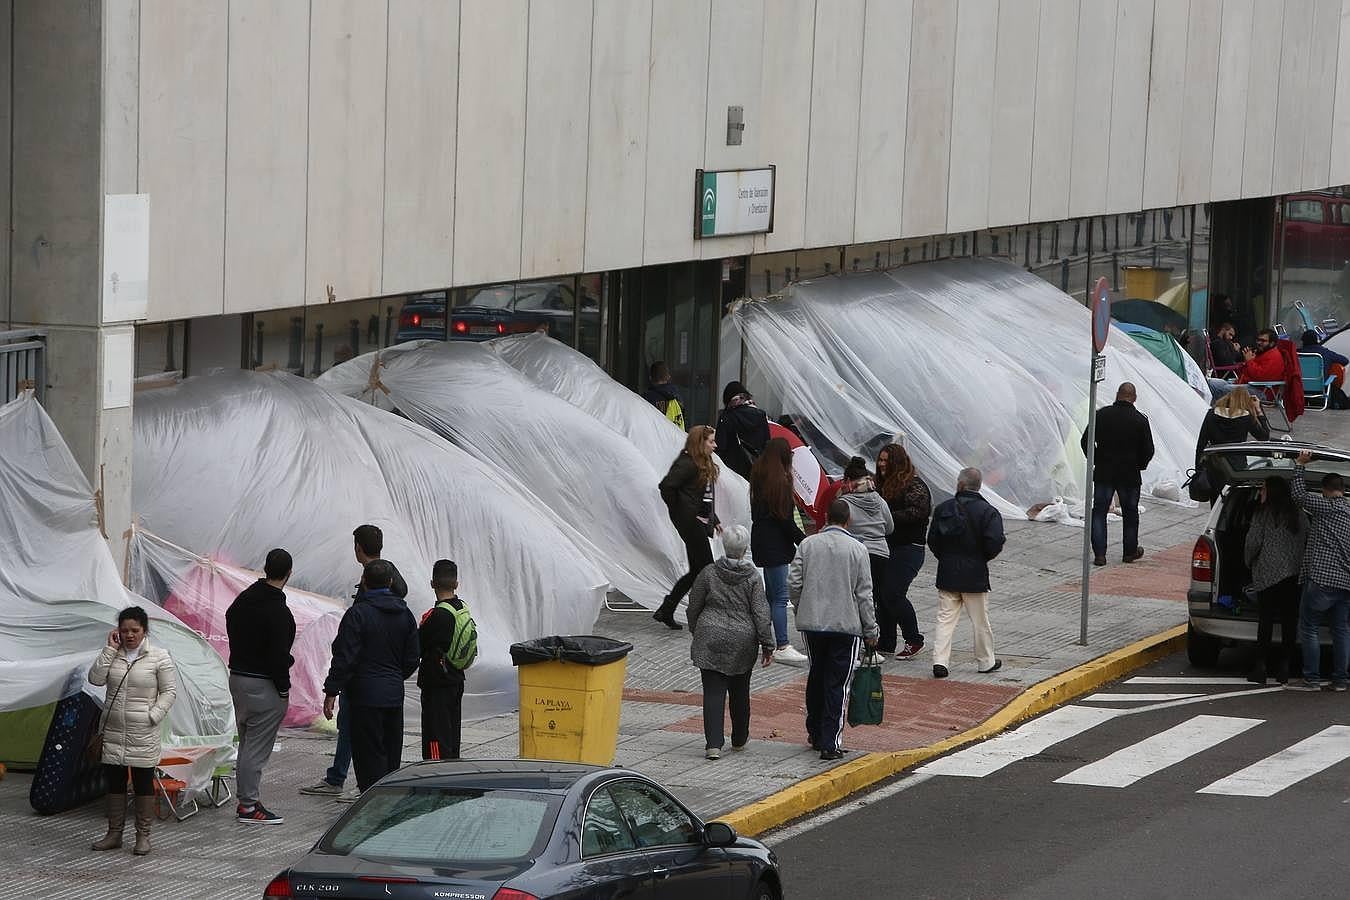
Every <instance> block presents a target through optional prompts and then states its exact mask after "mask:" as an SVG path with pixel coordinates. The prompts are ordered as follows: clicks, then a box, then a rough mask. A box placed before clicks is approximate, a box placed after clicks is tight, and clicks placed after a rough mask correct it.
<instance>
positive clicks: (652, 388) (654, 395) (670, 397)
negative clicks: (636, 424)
mask: <svg viewBox="0 0 1350 900" xmlns="http://www.w3.org/2000/svg"><path fill="white" fill-rule="evenodd" d="M647 375H648V379H649V380H648V382H647V390H645V391H643V392H642V399H643V400H646V401H647V402H648V403H650V404H651V405H652V406H655V407H656V408H657V409H659V410H660V411H661V415H663V416H665V417H666V418H667V419H669V420H670V421H671V422H674V423H675V424H676V425H678V426H680V430H681V431H684V401H683V400H681V399H680V392H679V391H678V390H677V389H676V388H675V385H673V384H671V383H670V367H669V366H667V365H666V364H665V363H664V362H661V361H660V360H657V361H656V362H654V363H652V367H651V369H649V370H648V373H647Z"/></svg>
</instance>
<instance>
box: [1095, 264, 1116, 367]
mask: <svg viewBox="0 0 1350 900" xmlns="http://www.w3.org/2000/svg"><path fill="white" fill-rule="evenodd" d="M1110 335H1111V289H1110V288H1108V287H1107V286H1106V279H1105V278H1098V279H1097V286H1096V287H1095V288H1093V289H1092V349H1093V352H1095V353H1101V352H1102V349H1103V348H1105V347H1106V339H1107V338H1108V337H1109V336H1110Z"/></svg>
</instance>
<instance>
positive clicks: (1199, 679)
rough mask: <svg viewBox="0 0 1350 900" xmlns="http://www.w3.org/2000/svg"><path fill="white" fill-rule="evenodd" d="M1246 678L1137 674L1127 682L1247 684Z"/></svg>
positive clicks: (1126, 680)
mask: <svg viewBox="0 0 1350 900" xmlns="http://www.w3.org/2000/svg"><path fill="white" fill-rule="evenodd" d="M1246 683H1247V679H1245V678H1225V677H1223V676H1217V675H1136V676H1135V677H1133V678H1127V679H1125V684H1238V685H1241V684H1246Z"/></svg>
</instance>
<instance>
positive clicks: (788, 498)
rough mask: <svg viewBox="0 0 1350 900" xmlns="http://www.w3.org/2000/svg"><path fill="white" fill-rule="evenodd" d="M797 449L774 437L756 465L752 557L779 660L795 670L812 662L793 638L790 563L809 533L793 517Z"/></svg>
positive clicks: (752, 471)
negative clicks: (790, 630) (760, 578)
mask: <svg viewBox="0 0 1350 900" xmlns="http://www.w3.org/2000/svg"><path fill="white" fill-rule="evenodd" d="M793 508H794V503H793V499H792V448H791V447H789V446H788V442H787V441H786V440H785V439H783V438H770V439H769V440H768V442H766V443H765V444H764V451H763V452H762V453H760V455H759V456H758V457H757V458H756V459H755V462H754V465H753V466H751V467H750V553H751V555H753V556H754V558H755V565H757V566H759V567H760V568H761V569H763V570H764V590H765V593H766V594H767V595H768V598H769V614H770V616H771V617H772V619H773V633H774V639H775V640H776V641H777V644H778V649H777V650H775V651H774V658H775V659H777V660H778V661H779V662H781V663H786V664H787V665H790V666H801V665H805V664H806V662H807V658H806V654H805V653H802V652H801V651H800V650H797V649H796V648H795V647H793V646H792V644H791V642H790V641H789V640H788V625H787V607H788V564H789V563H791V562H792V557H793V556H795V555H796V554H797V545H798V544H800V543H801V542H802V539H803V538H805V537H806V535H804V534H802V530H801V529H800V528H798V527H797V522H796V521H795V519H794V518H793V515H792V513H793Z"/></svg>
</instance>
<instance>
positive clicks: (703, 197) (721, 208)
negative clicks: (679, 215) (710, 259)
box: [694, 166, 774, 238]
mask: <svg viewBox="0 0 1350 900" xmlns="http://www.w3.org/2000/svg"><path fill="white" fill-rule="evenodd" d="M694 185H695V189H696V203H697V205H696V207H695V213H694V237H696V238H709V237H724V236H726V235H731V234H760V233H762V232H766V231H773V193H774V192H773V187H774V167H773V166H769V167H768V168H766V169H727V170H723V171H720V172H705V171H704V170H702V169H698V170H696V173H695V178H694Z"/></svg>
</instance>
